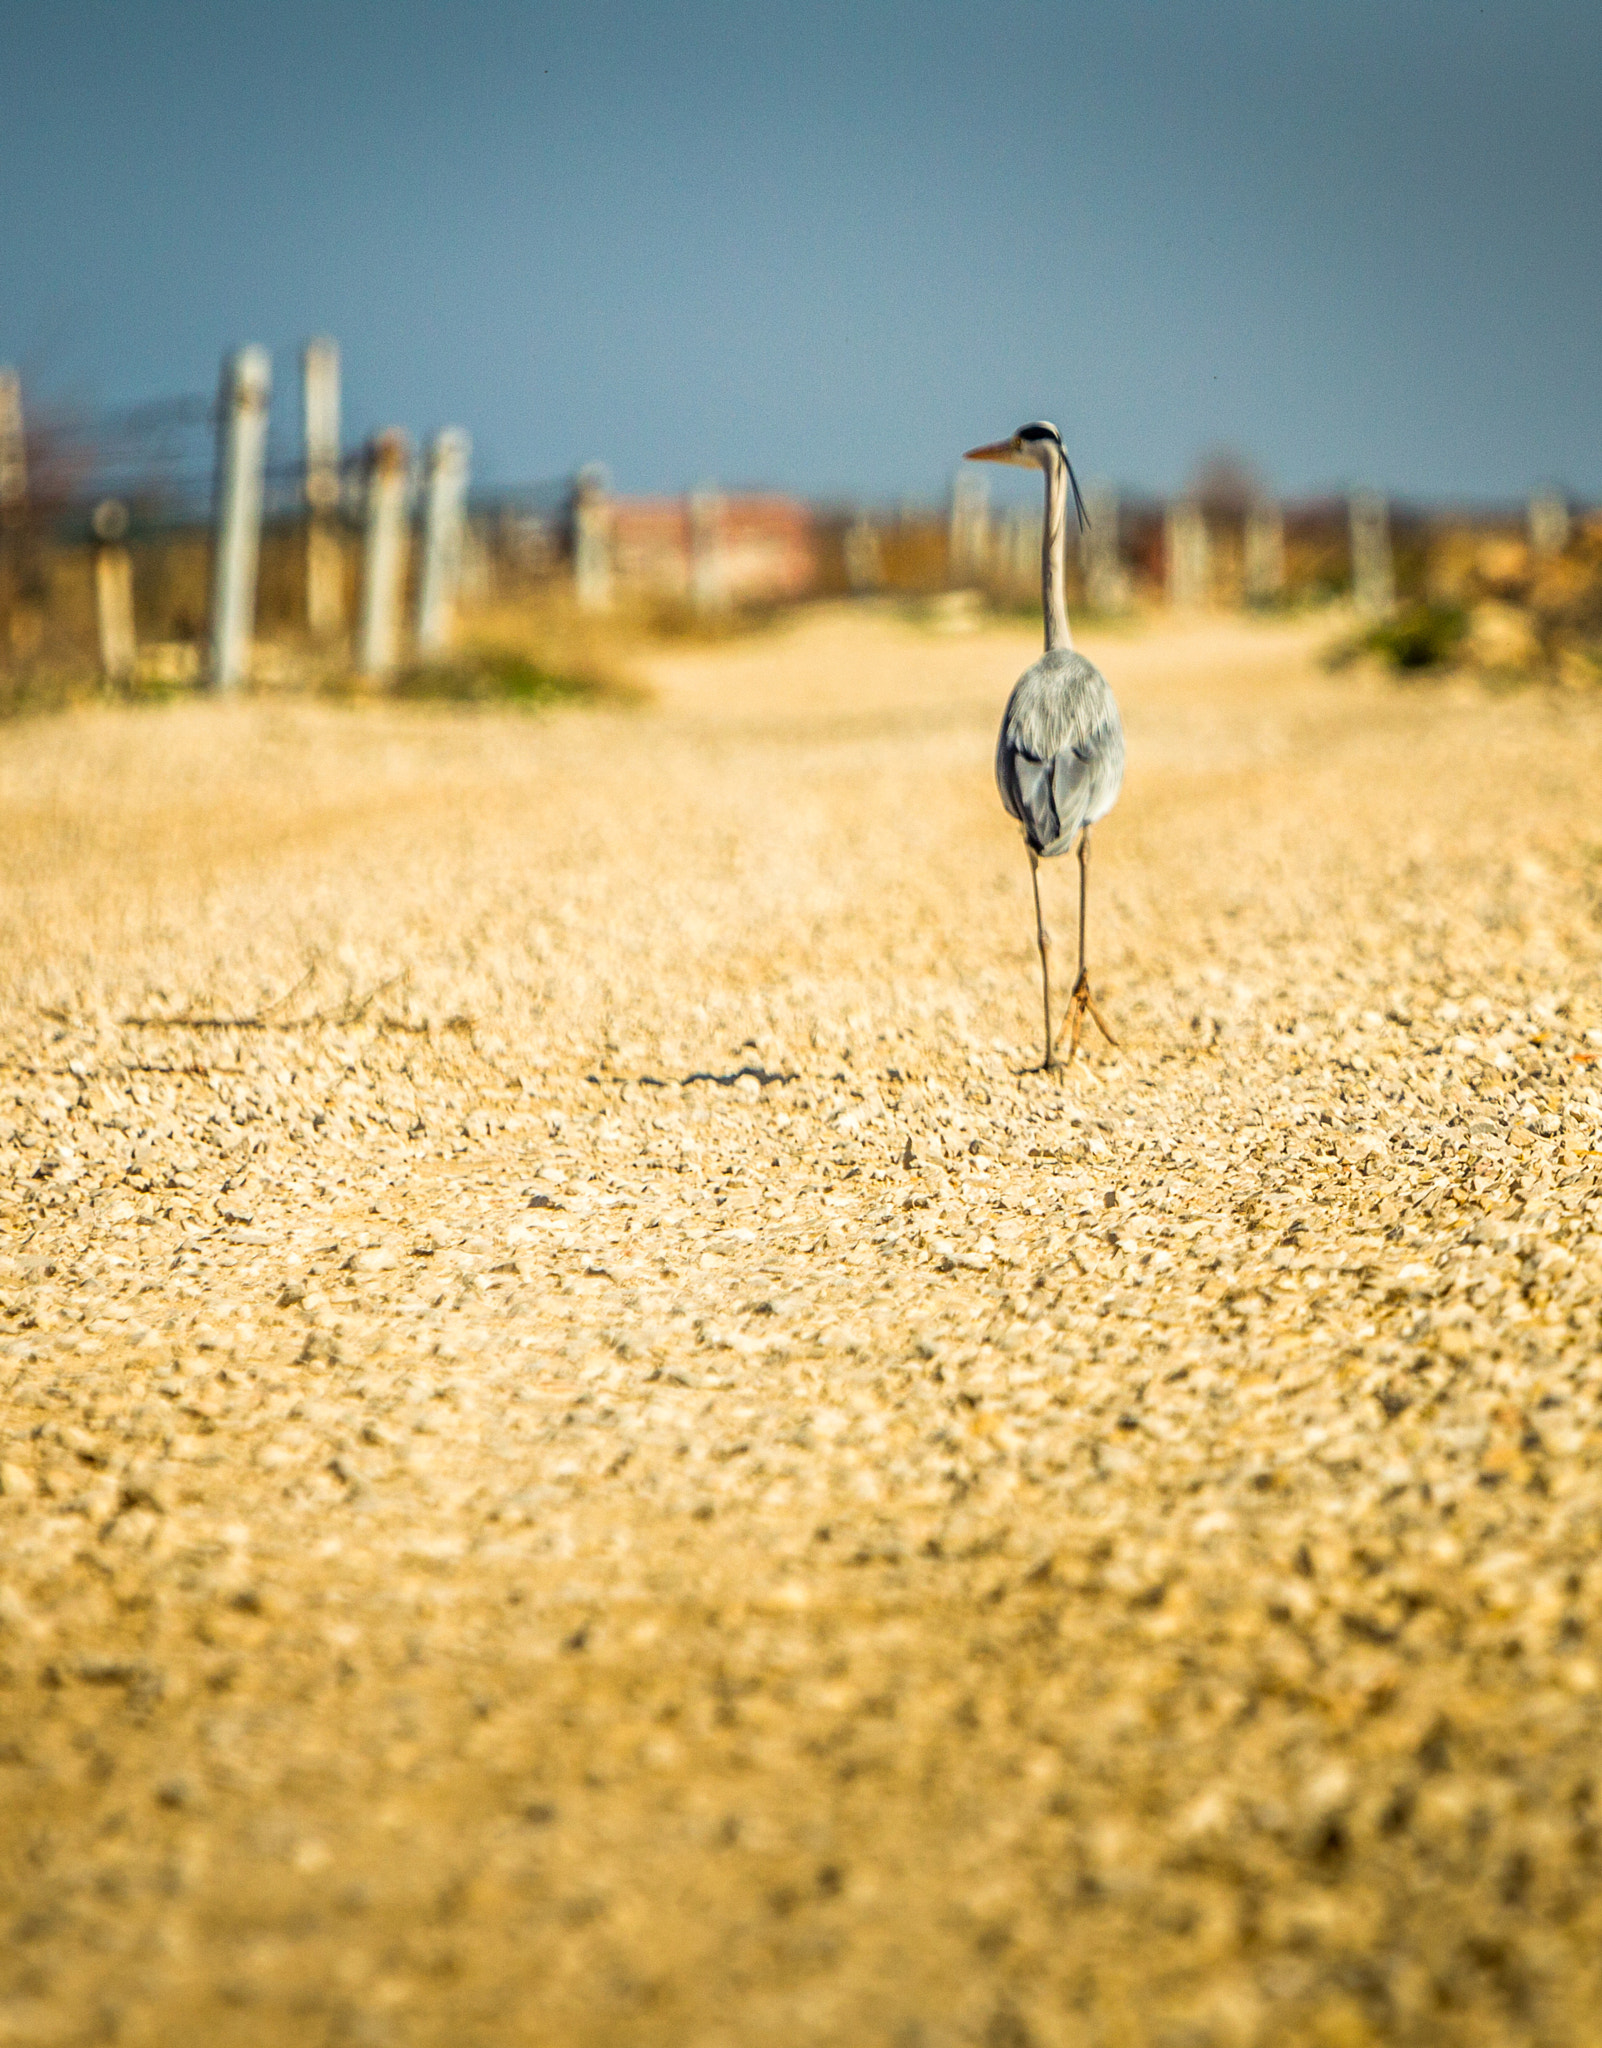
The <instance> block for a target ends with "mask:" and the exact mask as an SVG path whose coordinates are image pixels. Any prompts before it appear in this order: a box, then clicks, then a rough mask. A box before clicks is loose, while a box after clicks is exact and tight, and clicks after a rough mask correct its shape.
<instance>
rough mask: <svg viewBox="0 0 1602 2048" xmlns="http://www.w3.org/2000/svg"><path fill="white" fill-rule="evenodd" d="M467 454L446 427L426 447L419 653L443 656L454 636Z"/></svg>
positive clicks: (461, 439) (463, 441)
mask: <svg viewBox="0 0 1602 2048" xmlns="http://www.w3.org/2000/svg"><path fill="white" fill-rule="evenodd" d="M472 452H473V444H472V442H471V441H470V440H469V439H468V437H467V435H466V434H465V433H464V432H463V431H462V429H461V428H460V427H446V428H445V430H444V431H443V433H439V434H436V435H435V436H434V438H433V440H432V442H430V444H429V450H428V482H427V485H426V490H427V496H426V498H425V500H424V506H423V574H422V579H421V582H420V584H419V586H418V592H417V651H418V653H419V654H444V653H446V652H447V651H448V650H449V648H450V644H451V641H452V640H453V638H454V637H455V633H456V600H457V597H458V596H459V594H460V592H461V587H462V540H463V533H464V529H465V526H466V518H467V470H468V463H469V461H470V460H471V457H472Z"/></svg>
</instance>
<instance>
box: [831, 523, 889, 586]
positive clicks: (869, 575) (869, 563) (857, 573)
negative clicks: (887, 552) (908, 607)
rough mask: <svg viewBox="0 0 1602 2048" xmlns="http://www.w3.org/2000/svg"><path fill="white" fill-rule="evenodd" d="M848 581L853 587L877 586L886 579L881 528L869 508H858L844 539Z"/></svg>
mask: <svg viewBox="0 0 1602 2048" xmlns="http://www.w3.org/2000/svg"><path fill="white" fill-rule="evenodd" d="M841 553H842V555H843V556H844V558H845V573H846V582H847V583H848V584H849V585H850V586H851V588H852V589H853V590H854V591H865V590H877V589H878V588H879V586H880V584H881V583H882V582H883V581H884V558H883V555H882V553H881V551H880V548H879V530H878V528H877V527H876V526H875V525H874V523H873V521H872V520H871V519H870V518H869V517H868V515H867V513H866V512H859V513H858V514H857V516H856V518H855V519H853V520H852V522H851V524H850V525H849V526H848V527H847V528H846V530H845V533H844V535H843V536H842V539H841Z"/></svg>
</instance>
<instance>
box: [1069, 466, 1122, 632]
mask: <svg viewBox="0 0 1602 2048" xmlns="http://www.w3.org/2000/svg"><path fill="white" fill-rule="evenodd" d="M1085 516H1086V518H1087V519H1088V520H1089V522H1090V523H1089V525H1088V526H1086V527H1085V528H1084V529H1083V531H1082V532H1081V533H1080V536H1079V561H1080V566H1081V569H1082V571H1083V574H1084V578H1085V598H1086V601H1087V603H1088V604H1089V605H1090V606H1091V608H1092V610H1094V611H1098V612H1121V611H1123V610H1124V609H1125V607H1126V606H1127V605H1128V603H1129V578H1128V577H1127V576H1126V575H1125V574H1124V566H1123V563H1122V562H1121V561H1120V560H1119V559H1118V493H1117V492H1116V491H1115V490H1114V489H1113V487H1112V485H1111V484H1107V483H1093V484H1092V485H1091V487H1090V491H1089V494H1088V496H1087V497H1086V500H1085Z"/></svg>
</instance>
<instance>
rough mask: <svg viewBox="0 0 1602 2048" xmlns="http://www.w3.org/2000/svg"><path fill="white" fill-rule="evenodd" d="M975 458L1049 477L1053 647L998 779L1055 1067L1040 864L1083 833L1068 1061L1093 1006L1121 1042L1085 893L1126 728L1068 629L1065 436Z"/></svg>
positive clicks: (1034, 439) (1019, 691) (1070, 483)
mask: <svg viewBox="0 0 1602 2048" xmlns="http://www.w3.org/2000/svg"><path fill="white" fill-rule="evenodd" d="M964 459H965V460H966V461H968V462H1010V463H1014V464H1016V465H1017V466H1018V467H1019V468H1023V469H1028V468H1038V469H1041V470H1043V471H1044V472H1045V477H1046V523H1045V530H1044V534H1043V536H1042V541H1041V549H1040V596H1041V606H1042V609H1043V610H1044V612H1045V615H1046V651H1045V653H1044V654H1043V655H1042V656H1041V657H1040V659H1039V660H1038V661H1037V662H1035V663H1034V665H1033V666H1032V667H1030V668H1027V669H1025V670H1024V672H1023V674H1022V675H1021V676H1020V677H1019V678H1018V681H1017V682H1016V684H1015V685H1014V686H1013V692H1012V695H1011V696H1010V697H1009V698H1008V699H1007V708H1006V711H1005V712H1004V713H1003V714H1002V719H1001V733H1000V736H999V737H998V738H997V741H996V787H997V788H998V789H999V790H1000V791H1001V801H1002V803H1003V804H1004V805H1005V806H1006V808H1007V810H1008V812H1009V813H1010V814H1011V816H1013V817H1014V818H1016V819H1017V820H1018V822H1019V824H1020V825H1021V826H1022V827H1023V835H1024V844H1025V845H1026V846H1027V847H1028V849H1029V879H1030V882H1031V884H1032V885H1033V888H1034V893H1035V937H1036V940H1037V942H1038V943H1039V946H1040V989H1041V998H1042V1001H1043V1002H1044V1005H1045V1011H1046V1056H1045V1058H1044V1060H1043V1061H1042V1062H1041V1065H1042V1068H1043V1069H1044V1071H1046V1072H1047V1073H1049V1072H1050V1071H1051V1070H1052V1069H1053V1068H1054V1067H1055V1065H1056V1063H1057V1053H1056V1047H1055V1044H1054V1043H1053V1040H1052V1035H1051V969H1050V966H1049V965H1048V963H1047V958H1046V954H1047V948H1048V946H1049V943H1050V942H1049V941H1048V939H1047V937H1046V927H1045V924H1044V923H1043V922H1042V920H1041V915H1040V863H1041V862H1042V861H1043V860H1050V859H1051V858H1052V857H1053V856H1054V855H1056V854H1059V853H1066V852H1067V851H1068V849H1069V847H1070V846H1072V845H1073V843H1074V840H1075V838H1076V837H1077V839H1078V841H1079V977H1078V979H1077V980H1076V981H1075V983H1074V986H1073V993H1072V994H1071V995H1070V996H1069V998H1068V1023H1069V1028H1070V1037H1069V1041H1068V1057H1069V1059H1070V1060H1072V1058H1073V1057H1074V1054H1075V1053H1076V1052H1077V1051H1078V1050H1079V1035H1080V1032H1081V1031H1082V1029H1083V1028H1084V1021H1085V1016H1086V1013H1087V1012H1088V1013H1089V1015H1090V1016H1091V1017H1093V1018H1094V1019H1095V1022H1096V1026H1097V1029H1098V1030H1099V1031H1100V1032H1101V1035H1102V1036H1103V1038H1105V1039H1106V1041H1107V1043H1108V1044H1109V1045H1116V1044H1117V1043H1118V1041H1117V1039H1116V1038H1114V1036H1113V1034H1112V1032H1111V1030H1110V1029H1109V1028H1108V1024H1107V1020H1106V1018H1105V1017H1104V1016H1103V1015H1102V1014H1101V1009H1100V1007H1099V1005H1098V1004H1097V1002H1096V998H1095V996H1094V994H1093V993H1092V991H1091V986H1090V970H1089V968H1088V967H1087V966H1086V964H1085V898H1086V895H1087V892H1088V889H1089V880H1090V828H1091V826H1092V825H1094V824H1095V822H1096V820H1097V819H1098V818H1104V817H1105V816H1106V815H1107V813H1108V812H1109V811H1110V810H1111V809H1112V807H1113V805H1114V804H1115V803H1116V802H1117V800H1118V792H1119V789H1120V788H1121V787H1122V785H1123V780H1124V728H1123V723H1122V721H1121V720H1120V718H1119V716H1118V706H1117V703H1116V702H1115V701H1114V698H1113V693H1112V691H1111V690H1110V689H1109V687H1108V685H1107V678H1106V677H1105V676H1104V675H1103V674H1102V672H1101V670H1100V669H1099V668H1097V667H1096V666H1095V664H1094V663H1093V662H1089V661H1086V659H1085V657H1084V656H1083V655H1082V654H1078V653H1076V652H1075V650H1074V643H1073V635H1072V634H1071V633H1070V631H1069V630H1068V596H1067V577H1068V494H1069V492H1070V491H1071V492H1072V493H1073V501H1074V509H1075V511H1076V512H1077V513H1078V515H1079V522H1080V525H1081V526H1083V525H1084V524H1085V523H1086V521H1085V506H1084V500H1083V499H1082V498H1081V497H1080V495H1079V483H1078V479H1077V478H1076V477H1075V475H1074V473H1073V469H1072V467H1071V465H1070V464H1069V461H1068V457H1067V454H1066V452H1065V451H1064V449H1063V445H1062V436H1061V435H1060V434H1059V433H1058V432H1057V429H1056V428H1055V427H1054V426H1053V425H1052V424H1051V422H1050V421H1049V420H1032V421H1031V422H1030V424H1029V425H1028V426H1026V427H1020V428H1019V429H1018V431H1017V433H1016V434H1014V435H1013V436H1012V438H1011V439H1010V440H1007V441H992V442H990V443H989V444H988V445H987V446H986V447H983V448H970V449H969V450H968V452H967V455H966V457H965V458H964Z"/></svg>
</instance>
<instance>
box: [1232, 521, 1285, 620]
mask: <svg viewBox="0 0 1602 2048" xmlns="http://www.w3.org/2000/svg"><path fill="white" fill-rule="evenodd" d="M1242 552H1243V554H1244V557H1245V560H1244V562H1243V564H1242V567H1243V571H1244V574H1243V581H1244V583H1245V586H1246V602H1247V603H1248V604H1271V603H1272V602H1273V601H1274V599H1275V598H1277V597H1279V596H1281V595H1282V594H1283V592H1284V589H1285V515H1284V513H1283V512H1282V511H1281V510H1280V508H1279V506H1278V505H1276V504H1274V503H1273V502H1272V501H1271V500H1269V499H1267V498H1258V499H1256V500H1254V501H1253V503H1252V504H1250V505H1248V506H1247V508H1246V532H1245V537H1244V545H1243V549H1242Z"/></svg>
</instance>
